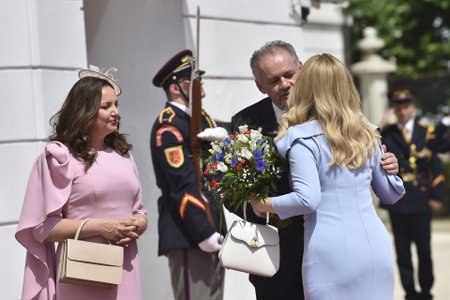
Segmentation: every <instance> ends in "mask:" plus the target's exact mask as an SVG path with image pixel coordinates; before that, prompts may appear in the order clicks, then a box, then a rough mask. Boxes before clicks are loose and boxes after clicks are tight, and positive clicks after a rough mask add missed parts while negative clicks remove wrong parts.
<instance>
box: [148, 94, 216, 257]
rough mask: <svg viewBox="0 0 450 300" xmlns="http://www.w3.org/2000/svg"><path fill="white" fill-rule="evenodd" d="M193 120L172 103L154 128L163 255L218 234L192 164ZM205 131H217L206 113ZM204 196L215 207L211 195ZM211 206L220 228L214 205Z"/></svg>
mask: <svg viewBox="0 0 450 300" xmlns="http://www.w3.org/2000/svg"><path fill="white" fill-rule="evenodd" d="M189 120H190V117H189V115H188V114H187V113H186V112H184V111H183V110H181V109H180V108H178V107H177V106H175V105H173V104H171V103H170V102H168V103H167V104H166V107H165V109H164V110H163V111H162V112H161V113H160V114H159V117H158V119H157V120H156V121H155V123H154V124H153V129H152V133H151V142H150V147H151V152H152V161H153V168H154V170H155V176H156V184H157V185H158V187H159V188H160V189H161V192H162V195H161V196H160V197H159V199H158V212H159V220H158V232H159V246H158V254H159V255H164V254H167V253H168V252H169V251H170V250H171V249H177V248H185V247H197V244H198V243H199V242H201V241H203V240H205V239H206V238H208V237H209V236H211V234H213V233H214V232H215V231H216V229H215V227H213V225H211V224H210V222H209V221H208V218H207V216H206V207H205V205H204V203H203V201H202V198H201V195H200V191H199V190H198V187H197V183H196V178H195V174H194V169H193V165H192V162H191V160H190V157H191V154H190V143H189ZM202 127H203V128H204V129H205V128H212V127H214V122H213V120H211V118H210V117H209V116H208V115H206V114H205V113H204V112H203V119H202ZM203 193H204V194H205V195H206V196H209V197H208V198H209V200H210V204H214V203H211V202H213V199H212V197H211V195H210V193H209V192H208V191H206V190H204V191H203ZM210 206H211V210H212V211H213V214H214V216H216V224H217V225H218V224H219V222H217V221H218V218H217V213H215V210H214V209H213V206H214V205H210Z"/></svg>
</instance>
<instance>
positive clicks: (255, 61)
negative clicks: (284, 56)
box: [250, 40, 300, 78]
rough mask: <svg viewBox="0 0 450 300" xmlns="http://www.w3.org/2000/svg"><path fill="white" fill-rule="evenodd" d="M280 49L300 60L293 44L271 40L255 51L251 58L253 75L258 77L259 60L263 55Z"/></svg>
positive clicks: (297, 60)
mask: <svg viewBox="0 0 450 300" xmlns="http://www.w3.org/2000/svg"><path fill="white" fill-rule="evenodd" d="M278 50H286V51H287V52H288V53H289V54H290V55H291V56H292V58H293V59H294V60H295V61H296V62H300V60H299V59H298V56H297V53H296V52H295V49H294V47H292V45H291V44H289V43H287V42H284V41H280V40H275V41H270V42H267V43H266V44H264V46H262V47H261V48H259V49H258V50H256V51H255V52H253V55H252V57H251V58H250V68H251V69H252V74H253V77H255V78H257V74H258V68H259V61H260V60H261V57H263V56H264V55H266V54H275V52H276V51H278Z"/></svg>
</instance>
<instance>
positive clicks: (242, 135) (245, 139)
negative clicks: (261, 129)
mask: <svg viewBox="0 0 450 300" xmlns="http://www.w3.org/2000/svg"><path fill="white" fill-rule="evenodd" d="M237 139H238V141H240V142H242V143H244V144H247V143H248V138H247V137H246V136H245V135H244V134H240V135H238V138H237Z"/></svg>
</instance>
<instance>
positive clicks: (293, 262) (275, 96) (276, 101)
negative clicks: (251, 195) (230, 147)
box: [231, 41, 397, 300]
mask: <svg viewBox="0 0 450 300" xmlns="http://www.w3.org/2000/svg"><path fill="white" fill-rule="evenodd" d="M301 66H302V63H301V62H300V60H299V59H298V56H297V54H296V52H295V49H294V48H293V47H292V45H290V44H289V43H286V42H284V41H271V42H268V43H266V44H265V45H264V46H262V47H261V48H260V49H258V50H256V51H255V52H254V53H253V55H252V57H251V59H250V67H251V69H252V73H253V76H254V78H255V83H256V86H257V87H258V89H259V90H260V91H261V92H262V93H263V94H267V95H268V97H266V98H264V99H262V100H260V101H259V102H257V103H255V104H253V105H251V106H249V107H247V108H245V109H243V110H242V111H240V112H238V113H237V114H236V115H234V116H233V118H232V119H231V127H232V130H233V131H237V129H238V127H239V126H240V125H244V124H246V125H248V126H249V128H254V129H257V128H259V127H261V128H262V133H263V135H267V136H271V137H275V135H276V132H277V130H278V122H279V120H280V117H281V115H282V114H283V112H284V110H285V108H286V102H287V98H288V96H289V93H290V92H291V90H292V88H293V85H294V83H295V79H296V74H297V72H298V71H299V70H300V69H301ZM383 158H384V159H383V161H382V164H383V168H384V169H385V170H387V171H389V173H392V174H396V173H397V160H396V158H395V157H394V156H393V155H392V154H385V156H384V157H383ZM288 173H289V172H288V171H286V172H285V173H284V174H283V176H282V178H281V179H280V180H279V182H278V185H277V194H279V195H282V194H286V193H289V192H291V191H292V189H291V187H290V184H289V178H288ZM236 213H237V214H239V215H241V216H242V214H241V213H240V212H236ZM247 219H248V220H249V221H252V222H258V223H263V222H264V219H263V218H259V217H258V216H256V215H255V214H254V212H253V210H252V209H251V207H250V206H249V207H248V208H247ZM271 223H272V224H274V225H275V226H277V227H278V229H279V231H278V232H279V236H280V269H279V271H278V272H277V273H276V274H275V275H274V276H273V277H271V278H264V277H260V276H256V275H250V282H251V283H252V284H253V286H254V287H255V292H256V298H257V299H258V300H279V299H283V300H290V299H292V300H293V299H295V300H299V299H304V296H303V285H302V273H301V272H302V270H301V269H302V256H303V218H302V217H300V216H298V217H293V218H290V219H288V220H287V221H283V222H281V221H280V220H279V219H277V218H276V217H273V218H271ZM330 272H332V270H330Z"/></svg>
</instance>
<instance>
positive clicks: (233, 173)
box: [204, 125, 283, 210]
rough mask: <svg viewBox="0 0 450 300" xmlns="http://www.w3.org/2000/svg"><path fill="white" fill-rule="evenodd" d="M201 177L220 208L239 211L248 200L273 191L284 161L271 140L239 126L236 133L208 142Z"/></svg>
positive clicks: (257, 132)
mask: <svg viewBox="0 0 450 300" xmlns="http://www.w3.org/2000/svg"><path fill="white" fill-rule="evenodd" d="M209 152H210V156H209V157H207V159H206V161H205V169H204V175H205V177H206V179H207V182H208V184H209V186H210V188H211V189H212V190H215V191H217V196H218V202H219V204H220V205H222V204H226V206H228V207H229V208H231V209H233V210H238V209H239V208H240V207H242V205H243V204H244V202H246V201H250V199H257V200H263V199H265V198H267V197H268V196H269V195H270V193H273V192H275V191H276V183H277V181H278V179H279V178H280V177H281V174H282V165H283V160H282V158H281V156H280V155H279V154H278V152H277V149H276V148H275V145H274V144H273V141H272V139H271V138H270V137H267V136H263V135H262V134H261V128H259V129H258V130H254V129H248V126H247V125H243V126H240V127H239V132H234V133H232V134H231V135H230V136H229V137H227V138H225V139H223V140H221V141H214V142H211V149H210V150H209Z"/></svg>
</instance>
